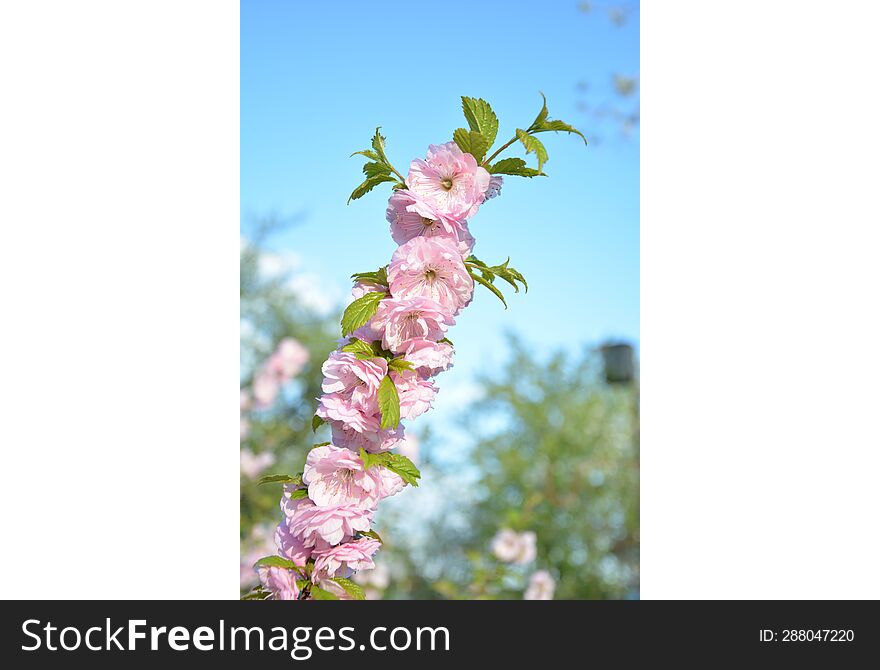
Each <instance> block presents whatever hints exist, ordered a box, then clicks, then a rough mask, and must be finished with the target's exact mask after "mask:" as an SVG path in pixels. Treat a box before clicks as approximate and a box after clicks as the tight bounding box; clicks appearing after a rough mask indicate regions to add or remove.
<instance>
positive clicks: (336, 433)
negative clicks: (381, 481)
mask: <svg viewBox="0 0 880 670" xmlns="http://www.w3.org/2000/svg"><path fill="white" fill-rule="evenodd" d="M330 432H331V434H332V440H333V444H335V445H336V446H338V447H345V448H346V449H351V450H352V451H354V452H357V453H360V450H361V449H364V450H365V451H369V452H370V453H371V454H375V453H378V452H380V451H390V450H391V449H394V448H395V447H396V446H397V445H398V444H400V442H401V440H403V436H404V428H403V424H400V425H399V426H398V427H397V428H393V429H392V428H386V429H384V430H379V431H376V432H358V431H356V430H355V429H354V428H352V427H351V426H348V425H346V424H344V423H342V422H341V421H330Z"/></svg>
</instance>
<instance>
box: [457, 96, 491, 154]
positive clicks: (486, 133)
mask: <svg viewBox="0 0 880 670" xmlns="http://www.w3.org/2000/svg"><path fill="white" fill-rule="evenodd" d="M461 111H463V112H464V118H465V119H466V120H467V122H468V126H469V127H470V129H471V130H475V131H477V132H478V133H480V134H481V135H482V136H483V137H484V138H486V149H487V150H488V149H489V148H490V147H491V146H492V145H493V144H495V138H496V137H497V135H498V117H497V116H495V112H494V111H492V106H491V105H490V104H489V103H488V102H486V101H485V100H483V99H482V98H469V97H467V96H466V95H463V96H461Z"/></svg>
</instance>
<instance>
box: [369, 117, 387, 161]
mask: <svg viewBox="0 0 880 670" xmlns="http://www.w3.org/2000/svg"><path fill="white" fill-rule="evenodd" d="M381 127H382V126H379V127H378V128H376V134H375V135H373V141H372V142H371V145H372V147H373V151H375V152H376V153H377V154H378V155H379V160H380V162H383V163H387V164H388V165H391V163H390V161H389V160H388V156H386V155H385V138H384V137H383V136H382V135H380V134H379V128H381Z"/></svg>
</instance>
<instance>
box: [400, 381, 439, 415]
mask: <svg viewBox="0 0 880 670" xmlns="http://www.w3.org/2000/svg"><path fill="white" fill-rule="evenodd" d="M391 378H392V379H393V380H394V386H395V387H397V394H398V396H400V416H401V418H404V419H415V418H416V417H417V416H420V415H422V414H424V413H425V412H427V411H428V410H429V409H431V403H433V402H434V396H436V395H437V388H436V387H435V386H434V384H433V383H432V382H430V381H428V380H427V379H424V378H422V377H421V376H420V375H419V374H418V373H417V372H415V371H413V370H404V371H403V372H393V373H391Z"/></svg>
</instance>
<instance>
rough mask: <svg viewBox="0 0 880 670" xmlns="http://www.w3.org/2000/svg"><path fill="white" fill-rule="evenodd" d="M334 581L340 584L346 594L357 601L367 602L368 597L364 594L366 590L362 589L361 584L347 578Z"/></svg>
mask: <svg viewBox="0 0 880 670" xmlns="http://www.w3.org/2000/svg"><path fill="white" fill-rule="evenodd" d="M333 581H334V582H336V583H337V584H339V586H341V587H342V588H343V589H345V592H346V593H347V594H348V595H350V596H351V597H352V598H354V599H355V600H366V599H367V596H366V595H365V594H364V590H363V589H362V588H361V587H360V585H359V584H355V583H354V582H353V581H351V580H350V579H346V578H345V577H334V578H333Z"/></svg>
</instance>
